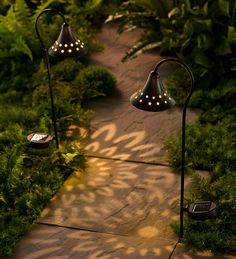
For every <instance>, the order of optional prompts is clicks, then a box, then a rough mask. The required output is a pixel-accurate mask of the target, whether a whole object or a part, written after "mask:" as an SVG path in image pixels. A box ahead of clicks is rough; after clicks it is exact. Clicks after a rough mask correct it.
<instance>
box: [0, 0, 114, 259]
mask: <svg viewBox="0 0 236 259" xmlns="http://www.w3.org/2000/svg"><path fill="white" fill-rule="evenodd" d="M12 2H14V6H12V5H9V1H4V2H1V3H0V65H1V71H0V258H3V259H4V258H8V257H10V256H11V254H12V252H13V251H14V247H15V245H16V243H17V241H18V240H19V239H20V237H22V235H23V234H24V233H25V232H26V231H27V230H28V229H29V228H30V226H31V224H32V223H33V222H34V221H35V220H36V219H37V216H38V215H39V213H40V211H41V210H42V209H43V208H44V207H45V205H46V204H47V203H48V202H49V200H50V199H51V197H52V196H53V195H54V194H55V192H56V191H57V190H58V188H60V186H61V185H62V183H63V181H64V180H65V179H66V178H67V177H68V176H69V175H70V174H71V173H72V172H73V171H74V170H81V171H83V170H84V168H85V167H86V154H85V153H84V150H83V149H82V148H81V147H78V145H77V144H76V143H75V140H74V138H73V135H72V134H71V131H69V130H68V127H69V126H70V125H72V124H73V125H77V126H80V127H89V120H90V118H91V116H92V114H93V112H92V111H87V110H84V109H83V107H82V106H83V103H84V102H85V100H88V99H91V98H94V97H96V96H101V95H102V96H105V95H107V94H109V91H108V89H107V83H109V86H108V87H111V89H113V88H114V86H115V83H116V81H115V79H114V77H113V76H112V75H111V74H110V73H109V72H108V71H107V70H105V69H104V68H100V67H95V68H90V67H86V65H85V64H86V58H85V59H84V60H83V63H82V62H81V61H78V60H72V59H68V60H65V61H64V62H63V61H60V62H52V67H51V72H52V87H53V90H54V98H55V113H56V118H57V125H58V131H59V132H58V133H59V139H60V144H61V145H60V148H59V150H56V149H55V143H54V142H53V143H52V144H51V145H50V146H49V147H48V148H46V149H35V148H32V147H30V146H29V143H28V141H27V139H26V136H27V135H28V134H30V133H31V132H46V133H48V134H50V135H53V132H54V131H53V127H52V123H51V106H50V105H51V104H50V99H49V93H48V81H47V80H48V79H47V71H46V69H45V65H44V63H43V60H42V50H41V48H40V44H39V42H38V40H37V38H36V35H35V34H34V22H35V18H36V17H37V15H38V14H39V13H40V12H41V11H42V10H43V9H44V8H46V7H54V8H55V7H57V8H58V9H60V10H61V11H63V12H65V13H66V16H67V17H68V18H70V19H72V20H73V17H72V15H70V12H69V10H68V9H69V5H68V3H67V2H68V1H52V0H45V1H41V3H38V2H32V1H24V0H16V1H12ZM71 2H72V1H71ZM96 2H97V3H98V1H89V3H90V5H92V4H93V3H96ZM73 4H74V7H75V6H77V7H78V6H79V5H81V3H80V1H78V2H77V3H76V2H75V3H73ZM97 6H98V5H95V4H94V5H93V9H89V4H87V5H86V8H87V11H89V10H90V11H89V14H92V13H93V11H95V10H96V7H97ZM2 7H3V8H2ZM92 10H93V11H92ZM82 17H84V14H83V13H80V19H81V20H83V18H82ZM59 18H60V17H59ZM84 18H85V17H84ZM51 19H52V18H50V17H45V18H43V19H42V20H41V21H40V23H41V24H40V25H41V26H40V27H41V30H42V31H41V34H42V35H43V37H44V39H45V42H46V44H49V45H50V44H51V42H50V37H49V36H48V31H50V33H51V34H50V35H52V38H53V37H54V35H55V37H56V35H57V33H58V31H57V28H58V26H59V27H60V23H61V21H60V20H59V19H58V18H56V17H55V18H53V22H52V20H51ZM77 19H79V17H77ZM72 22H73V21H72ZM90 25H91V22H90V21H87V20H86V19H85V21H84V23H83V30H81V28H80V30H79V29H76V32H77V33H78V35H79V36H80V38H81V39H85V40H86V41H87V42H86V43H87V45H88V46H89V47H90V49H93V48H96V46H97V43H96V41H95V40H94V36H93V35H94V34H93V33H94V32H93V30H91V31H90V29H89V28H90V27H89V26H90ZM80 73H81V74H80ZM87 74H88V75H89V77H90V83H91V85H92V86H93V87H94V88H93V89H91V85H89V84H88V83H87V84H86V85H85V84H84V81H83V80H82V79H80V80H79V79H78V78H85V79H86V75H87ZM101 75H102V76H101ZM98 78H99V82H97V80H98ZM85 79H84V80H85ZM81 89H83V92H82V91H81ZM77 140H78V139H77Z"/></svg>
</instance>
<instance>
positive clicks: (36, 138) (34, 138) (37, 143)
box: [27, 132, 54, 148]
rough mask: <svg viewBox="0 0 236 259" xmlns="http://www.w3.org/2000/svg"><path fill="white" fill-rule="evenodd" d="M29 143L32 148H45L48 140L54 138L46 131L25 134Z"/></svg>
mask: <svg viewBox="0 0 236 259" xmlns="http://www.w3.org/2000/svg"><path fill="white" fill-rule="evenodd" d="M27 139H28V141H29V142H30V145H31V146H32V147H34V148H47V147H48V146H49V143H50V141H52V140H53V139H54V137H53V136H50V135H48V134H47V133H39V132H37V133H31V134H29V135H28V136H27Z"/></svg>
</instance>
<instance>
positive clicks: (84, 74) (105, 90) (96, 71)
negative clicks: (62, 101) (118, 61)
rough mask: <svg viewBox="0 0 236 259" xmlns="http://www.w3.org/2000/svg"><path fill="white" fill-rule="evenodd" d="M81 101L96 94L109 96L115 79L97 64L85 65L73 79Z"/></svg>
mask: <svg viewBox="0 0 236 259" xmlns="http://www.w3.org/2000/svg"><path fill="white" fill-rule="evenodd" d="M75 83H76V85H77V87H78V90H77V91H78V92H79V93H80V96H81V98H82V99H81V101H82V102H84V101H86V100H88V99H90V98H94V97H97V96H104V95H105V96H110V95H111V94H112V92H113V90H114V88H115V85H116V80H115V78H114V76H113V75H112V74H111V73H110V72H109V71H107V70H106V69H104V68H102V67H99V66H91V67H87V68H85V69H83V70H81V72H80V73H79V75H78V76H77V77H76V79H75Z"/></svg>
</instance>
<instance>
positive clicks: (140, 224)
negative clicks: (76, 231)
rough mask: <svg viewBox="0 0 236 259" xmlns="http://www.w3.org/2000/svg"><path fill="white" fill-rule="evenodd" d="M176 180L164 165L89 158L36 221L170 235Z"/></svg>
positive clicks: (124, 232) (175, 209)
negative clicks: (148, 229)
mask: <svg viewBox="0 0 236 259" xmlns="http://www.w3.org/2000/svg"><path fill="white" fill-rule="evenodd" d="M179 180H180V179H179V176H178V175H175V174H173V173H171V170H170V168H169V167H165V166H156V165H146V164H140V163H130V162H123V161H113V160H108V159H99V158H90V159H89V168H88V170H87V172H86V174H85V175H82V174H81V173H77V174H73V175H72V176H71V177H70V178H69V179H68V180H67V181H66V182H65V184H64V187H63V188H62V190H61V191H60V192H58V194H57V195H56V196H55V197H54V199H53V201H52V202H51V204H49V206H48V207H47V208H46V209H45V210H44V211H43V213H42V217H41V219H40V222H41V223H46V224H57V225H60V226H66V227H76V228H80V229H88V230H91V231H97V232H102V233H112V234H119V235H136V234H137V233H138V232H139V231H141V230H142V229H146V228H151V229H153V230H155V231H156V236H157V237H160V238H165V239H172V240H175V238H176V237H175V236H174V235H173V232H172V230H171V229H170V226H169V223H170V222H171V220H174V219H178V213H179V208H178V206H177V205H176V203H175V200H176V199H178V198H179V186H180V184H179ZM167 222H168V224H166V223H167Z"/></svg>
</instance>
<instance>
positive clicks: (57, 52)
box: [27, 9, 87, 149]
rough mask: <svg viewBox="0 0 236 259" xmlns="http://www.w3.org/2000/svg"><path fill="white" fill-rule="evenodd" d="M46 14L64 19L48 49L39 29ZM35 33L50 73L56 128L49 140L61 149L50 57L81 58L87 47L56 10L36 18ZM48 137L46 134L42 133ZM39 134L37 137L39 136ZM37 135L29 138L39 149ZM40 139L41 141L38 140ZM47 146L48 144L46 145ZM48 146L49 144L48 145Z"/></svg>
mask: <svg viewBox="0 0 236 259" xmlns="http://www.w3.org/2000/svg"><path fill="white" fill-rule="evenodd" d="M44 13H52V14H56V15H59V16H60V17H61V18H62V19H63V24H62V27H61V32H60V34H59V37H58V39H57V40H56V42H55V43H54V44H53V45H52V46H51V47H50V48H49V49H48V48H46V46H45V44H44V42H43V39H42V37H41V36H40V33H39V29H38V21H39V18H40V17H41V15H43V14H44ZM35 31H36V34H37V36H38V38H39V41H40V43H41V45H42V48H43V50H44V59H45V63H46V66H47V73H48V87H49V93H50V99H51V112H52V123H53V128H54V135H55V137H54V138H50V137H49V138H47V140H51V139H55V141H56V148H57V149H58V148H59V140H58V133H57V124H56V115H55V106H54V98H53V90H52V85H51V70H50V62H49V55H50V56H52V57H53V58H57V59H64V58H68V57H74V58H76V57H81V56H82V55H84V54H85V53H86V51H87V49H86V47H85V45H84V43H83V42H81V41H80V40H79V39H76V37H75V36H74V33H73V32H72V30H71V28H70V25H69V23H68V22H67V21H66V19H65V16H64V15H63V14H62V13H61V12H59V11H57V10H54V9H44V10H43V11H42V12H41V13H40V14H39V15H38V16H37V18H36V21H35ZM42 134H45V135H47V134H46V133H41V135H42ZM38 135H39V134H37V135H36V136H38ZM34 136H35V134H34V133H33V134H30V135H29V136H28V137H27V138H28V140H29V141H30V142H31V144H33V145H34V146H35V147H37V144H40V145H38V146H39V147H42V146H43V143H42V140H41V139H40V138H38V137H36V138H34ZM38 139H39V140H38ZM45 144H46V143H45ZM47 144H48V143H47ZM45 146H46V145H45Z"/></svg>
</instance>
